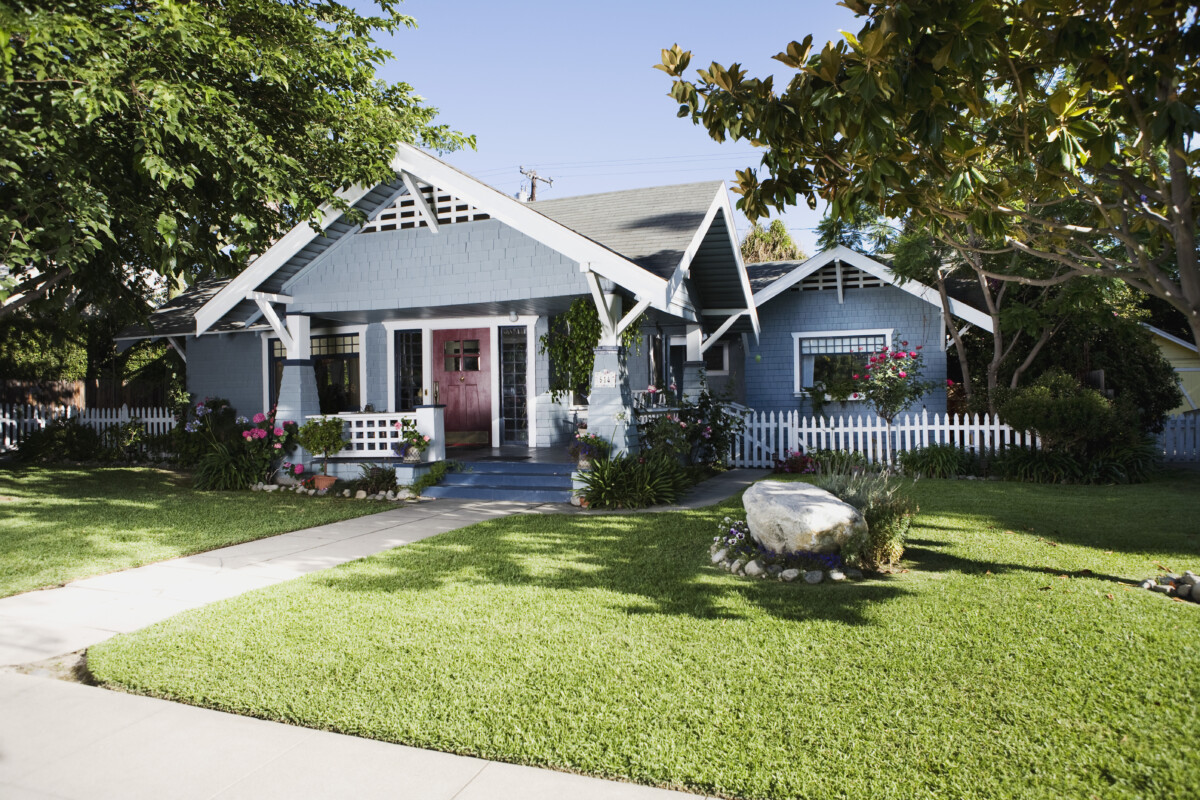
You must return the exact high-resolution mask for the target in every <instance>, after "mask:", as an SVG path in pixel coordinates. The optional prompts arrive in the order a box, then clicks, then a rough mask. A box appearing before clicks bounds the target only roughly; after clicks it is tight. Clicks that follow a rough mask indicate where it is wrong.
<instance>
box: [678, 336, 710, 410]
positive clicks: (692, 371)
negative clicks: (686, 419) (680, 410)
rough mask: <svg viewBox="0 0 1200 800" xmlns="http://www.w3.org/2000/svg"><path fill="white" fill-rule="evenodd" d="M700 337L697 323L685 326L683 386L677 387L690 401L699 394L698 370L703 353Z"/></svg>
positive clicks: (702, 365) (699, 369)
mask: <svg viewBox="0 0 1200 800" xmlns="http://www.w3.org/2000/svg"><path fill="white" fill-rule="evenodd" d="M702 337H703V332H702V331H701V329H700V326H699V325H688V326H687V355H685V356H684V361H683V386H680V387H679V388H680V390H681V391H682V392H683V394H685V395H687V398H688V400H691V401H695V400H696V398H698V397H699V396H700V372H701V370H703V369H704V355H703V354H702V353H701V352H700V345H701V343H702V341H703V338H702Z"/></svg>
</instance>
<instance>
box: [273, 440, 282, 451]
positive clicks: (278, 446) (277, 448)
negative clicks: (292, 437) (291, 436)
mask: <svg viewBox="0 0 1200 800" xmlns="http://www.w3.org/2000/svg"><path fill="white" fill-rule="evenodd" d="M273 446H274V448H275V449H276V450H282V449H283V445H281V444H280V443H279V442H276V443H275V444H274V445H273Z"/></svg>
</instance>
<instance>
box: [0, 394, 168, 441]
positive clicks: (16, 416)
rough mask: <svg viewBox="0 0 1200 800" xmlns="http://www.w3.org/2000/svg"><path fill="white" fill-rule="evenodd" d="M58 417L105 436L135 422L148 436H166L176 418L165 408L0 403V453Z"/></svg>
mask: <svg viewBox="0 0 1200 800" xmlns="http://www.w3.org/2000/svg"><path fill="white" fill-rule="evenodd" d="M60 417H66V418H67V419H75V420H78V421H79V422H81V423H83V424H85V425H89V426H91V427H92V428H94V429H95V430H96V431H97V432H98V433H104V432H105V431H106V430H108V429H109V428H114V427H116V426H118V425H121V424H123V423H126V422H132V421H134V420H137V421H138V422H139V423H140V424H141V425H142V427H143V429H144V430H145V432H146V434H147V435H148V436H155V435H158V434H162V433H166V432H167V431H169V430H171V429H172V428H174V427H175V417H174V416H173V415H172V414H171V412H170V411H169V410H167V409H166V408H129V407H128V406H121V407H120V408H88V409H79V408H75V407H74V406H58V407H54V406H28V405H3V404H0V453H3V452H7V451H9V450H16V449H17V447H18V445H20V443H21V442H22V441H23V440H24V439H25V437H26V436H28V435H29V434H30V433H31V432H33V431H35V430H41V429H42V428H45V427H46V425H47V424H48V423H50V422H51V421H52V420H55V419H58V418H60Z"/></svg>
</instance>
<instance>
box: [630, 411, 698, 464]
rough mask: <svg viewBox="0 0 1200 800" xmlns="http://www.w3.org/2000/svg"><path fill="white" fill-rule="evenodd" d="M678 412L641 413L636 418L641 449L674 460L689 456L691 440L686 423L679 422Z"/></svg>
mask: <svg viewBox="0 0 1200 800" xmlns="http://www.w3.org/2000/svg"><path fill="white" fill-rule="evenodd" d="M680 422H681V421H680V419H679V414H678V413H667V414H662V413H659V414H643V415H642V416H641V417H639V418H638V438H639V439H641V445H642V449H643V450H644V451H646V452H647V453H651V454H654V455H663V456H669V457H671V458H674V459H676V460H678V459H680V458H684V459H687V458H690V456H691V453H692V440H691V437H690V436H688V431H687V423H686V422H684V423H683V424H682V425H681V424H680Z"/></svg>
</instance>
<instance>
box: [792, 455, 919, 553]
mask: <svg viewBox="0 0 1200 800" xmlns="http://www.w3.org/2000/svg"><path fill="white" fill-rule="evenodd" d="M813 483H814V484H815V485H816V486H819V487H820V488H822V489H824V490H826V491H827V492H829V493H831V494H833V495H835V496H836V497H838V498H839V499H841V500H843V501H844V502H846V503H849V504H850V505H852V506H854V507H855V508H857V509H858V510H859V511H860V512H861V513H862V515H863V518H864V519H866V521H867V531H866V532H865V533H859V534H857V535H856V536H854V537H852V538H851V539H850V540H849V541H847V542H846V544H845V545H844V546H843V548H842V556H843V557H844V558H845V559H846V563H848V564H858V565H860V566H862V567H863V568H864V569H870V570H879V569H883V568H885V567H887V566H889V565H891V564H895V563H896V562H897V561H899V560H900V558H901V556H903V555H904V541H905V538H906V537H907V536H908V530H909V528H910V527H911V526H912V519H913V517H914V516H916V513H917V511H918V509H917V506H916V504H915V503H913V501H912V500H911V499H910V498H909V497H908V495H907V494H905V493H904V492H903V491H901V489H902V487H903V482H902V481H900V480H898V479H896V478H895V477H893V476H892V475H889V474H888V473H886V472H878V473H872V472H865V471H860V470H837V471H832V472H827V473H822V474H819V475H818V476H817V478H816V479H815V480H814V481H813Z"/></svg>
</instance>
